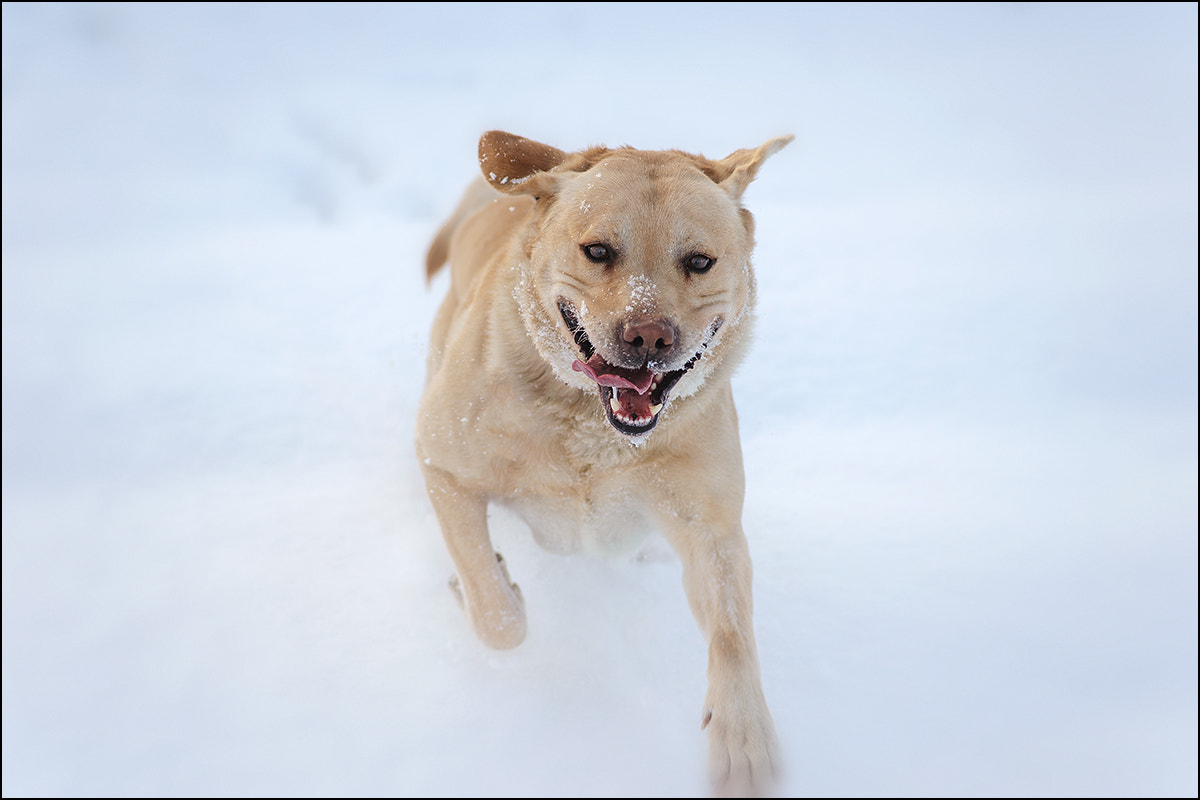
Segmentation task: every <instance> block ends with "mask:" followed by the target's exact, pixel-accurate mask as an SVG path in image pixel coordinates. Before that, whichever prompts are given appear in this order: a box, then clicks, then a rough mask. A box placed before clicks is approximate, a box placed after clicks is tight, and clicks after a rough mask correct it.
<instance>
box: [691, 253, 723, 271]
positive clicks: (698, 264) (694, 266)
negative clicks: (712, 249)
mask: <svg viewBox="0 0 1200 800" xmlns="http://www.w3.org/2000/svg"><path fill="white" fill-rule="evenodd" d="M715 262H716V259H715V258H709V257H708V256H701V255H695V256H689V257H688V259H687V260H686V261H685V262H684V266H685V267H687V270H688V272H708V271H709V270H710V269H712V265H713V264H714V263H715Z"/></svg>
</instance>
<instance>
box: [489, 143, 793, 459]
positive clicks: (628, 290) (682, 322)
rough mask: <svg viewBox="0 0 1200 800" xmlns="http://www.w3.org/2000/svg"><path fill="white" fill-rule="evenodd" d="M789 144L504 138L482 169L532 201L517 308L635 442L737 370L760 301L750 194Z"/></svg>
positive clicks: (556, 365)
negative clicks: (708, 154)
mask: <svg viewBox="0 0 1200 800" xmlns="http://www.w3.org/2000/svg"><path fill="white" fill-rule="evenodd" d="M791 139H792V137H790V136H786V137H781V138H778V139H772V140H771V141H769V142H767V143H766V144H763V145H762V146H761V147H758V148H755V149H750V150H738V151H737V152H735V153H733V154H732V155H730V156H728V157H726V158H724V159H721V160H719V161H712V160H709V159H706V158H704V157H702V156H695V155H689V154H687V153H682V152H679V151H674V150H672V151H643V150H635V149H633V148H628V147H625V148H620V149H612V150H610V149H608V148H604V147H596V148H592V149H589V150H585V151H582V152H579V153H566V152H563V151H562V150H558V149H557V148H554V147H551V146H549V145H544V144H540V143H538V142H533V141H530V140H529V139H524V138H522V137H519V136H514V135H513V134H509V133H503V132H501V131H491V132H489V133H486V134H484V135H483V137H482V138H481V139H480V142H479V161H480V166H481V167H482V170H483V174H484V176H485V177H486V178H487V180H488V182H489V183H490V184H491V185H492V186H493V187H495V188H496V189H497V190H499V191H501V192H504V193H506V194H522V195H532V196H533V197H534V198H536V200H537V202H536V204H535V206H534V211H533V216H532V221H531V225H530V227H529V229H528V231H527V235H526V238H525V239H524V241H523V243H522V248H523V251H522V260H521V264H520V269H521V275H520V276H519V284H518V288H517V292H516V294H517V298H516V299H517V301H518V303H519V304H520V307H521V313H522V317H523V319H524V322H525V326H526V328H527V330H528V332H529V335H530V337H531V338H532V340H533V342H534V344H535V346H536V347H537V349H538V351H539V353H540V354H541V356H542V358H543V359H545V360H546V362H547V363H548V364H549V365H550V366H551V367H552V368H553V370H554V372H555V374H556V375H557V376H558V377H559V378H560V379H561V380H563V381H564V382H566V383H568V384H570V385H572V386H576V387H578V388H580V389H584V390H595V389H596V388H597V387H598V388H599V395H600V400H601V403H602V405H603V408H604V412H605V414H606V415H607V417H608V421H609V423H610V424H611V425H612V427H613V428H615V429H616V430H617V431H619V432H620V433H621V434H623V435H625V436H627V437H632V438H634V439H635V440H638V439H640V438H641V437H644V436H645V435H647V434H648V433H650V431H651V430H653V429H654V427H655V425H657V424H658V421H659V419H660V418H661V417H662V415H663V413H664V409H665V408H666V407H667V405H668V401H669V399H670V398H672V397H675V398H680V397H686V396H688V395H690V394H693V393H695V392H696V391H698V390H699V389H700V388H701V387H703V386H704V385H705V383H706V381H707V380H709V379H710V378H711V377H712V376H713V375H714V373H715V371H716V370H717V369H719V368H720V367H721V366H722V365H723V364H724V365H725V366H726V367H728V366H731V365H732V361H733V357H734V356H736V354H737V352H738V350H739V348H738V347H737V345H738V342H739V341H742V340H743V339H744V337H745V329H746V328H747V327H748V325H749V317H750V311H751V309H752V306H753V302H754V275H753V271H752V269H751V265H750V254H751V250H752V249H753V246H754V221H753V218H752V217H751V216H750V213H749V212H748V211H746V210H745V209H744V208H742V207H741V205H740V200H741V196H742V193H743V192H744V191H745V189H746V187H747V186H748V185H749V184H750V182H751V181H752V180H753V179H754V176H755V174H756V173H757V171H758V168H759V166H760V165H761V164H762V163H763V161H765V160H766V158H767V157H768V156H770V155H771V154H772V153H775V152H776V151H778V150H779V149H781V148H782V147H783V146H784V145H786V144H787V143H788V142H790V141H791Z"/></svg>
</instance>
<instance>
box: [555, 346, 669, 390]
mask: <svg viewBox="0 0 1200 800" xmlns="http://www.w3.org/2000/svg"><path fill="white" fill-rule="evenodd" d="M571 369H573V370H575V371H576V372H583V373H585V374H586V375H587V376H588V377H589V378H591V379H592V380H594V381H595V382H596V383H598V384H600V385H601V386H611V387H612V388H614V389H633V391H635V392H637V393H638V394H645V393H646V392H648V391H649V390H650V384H652V383H653V382H654V373H653V372H651V371H650V370H648V369H622V368H621V367H614V366H612V365H611V364H609V363H608V362H607V361H605V360H604V358H603V357H601V355H600V354H599V353H597V354H596V355H594V356H592V357H591V358H589V359H588V360H587V363H586V364H585V363H583V362H582V361H580V360H579V359H575V363H573V364H572V365H571Z"/></svg>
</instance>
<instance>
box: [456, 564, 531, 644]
mask: <svg viewBox="0 0 1200 800" xmlns="http://www.w3.org/2000/svg"><path fill="white" fill-rule="evenodd" d="M496 564H497V566H498V567H499V570H500V577H501V580H498V581H489V582H487V585H485V586H480V587H477V588H475V589H474V590H472V591H467V587H466V586H464V584H463V583H462V582H460V581H459V579H458V576H452V577H451V578H450V589H451V591H453V592H454V596H455V598H457V600H458V602H459V605H460V606H461V607H462V609H463V611H465V612H466V614H467V621H468V622H470V624H471V629H472V630H473V631H475V635H476V636H478V637H479V639H480V641H482V642H483V643H484V644H486V645H487V646H488V647H491V648H492V649H494V650H511V649H512V648H514V647H516V646H517V645H519V644H520V643H521V642H523V641H525V628H526V624H525V598H524V597H523V596H522V595H521V587H519V586H517V584H515V583H513V582H512V579H511V578H510V577H509V575H508V567H506V566H505V564H504V557H503V556H501V555H500V554H499V553H497V554H496Z"/></svg>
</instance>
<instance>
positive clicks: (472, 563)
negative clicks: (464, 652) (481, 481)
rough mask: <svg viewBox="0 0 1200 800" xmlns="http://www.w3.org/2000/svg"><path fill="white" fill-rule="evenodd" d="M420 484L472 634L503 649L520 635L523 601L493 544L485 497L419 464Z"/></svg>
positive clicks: (521, 638) (518, 640)
mask: <svg viewBox="0 0 1200 800" xmlns="http://www.w3.org/2000/svg"><path fill="white" fill-rule="evenodd" d="M423 471H424V473H425V488H426V490H428V492H429V500H430V502H431V503H432V504H433V510H434V512H435V513H436V514H437V518H438V523H439V524H440V525H441V527H442V537H443V538H444V539H445V540H446V549H448V550H449V551H450V558H451V559H452V560H453V561H454V569H455V571H456V572H457V583H455V582H454V581H452V582H451V587H452V588H454V589H455V591H456V592H457V593H458V596H459V600H460V601H461V602H462V607H463V611H464V612H466V615H467V621H468V622H469V623H470V625H471V628H472V630H474V631H475V635H476V636H478V637H479V638H480V640H482V641H483V643H484V644H486V645H487V646H488V647H493V648H496V649H497V650H508V649H511V648H513V647H516V646H517V645H519V644H520V643H521V642H522V641H524V639H525V600H524V599H523V598H522V597H521V590H520V589H519V588H518V587H517V585H516V584H515V583H513V582H512V581H511V580H510V579H509V577H508V570H507V569H506V568H505V566H504V560H503V559H502V558H500V556H499V554H498V553H496V551H495V549H494V548H493V547H492V540H491V537H490V536H489V535H488V528H487V497H486V496H485V495H483V494H482V493H480V492H475V491H471V490H468V489H466V488H464V487H463V486H461V485H460V484H459V482H458V481H457V480H455V478H454V476H453V475H451V474H450V473H448V472H446V471H444V470H440V469H438V468H436V467H432V466H424V467H423Z"/></svg>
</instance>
